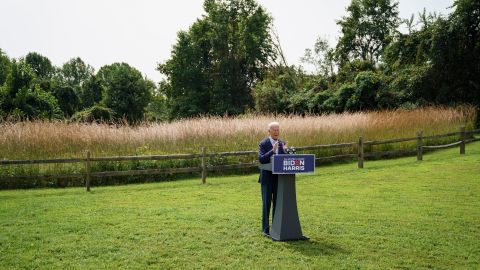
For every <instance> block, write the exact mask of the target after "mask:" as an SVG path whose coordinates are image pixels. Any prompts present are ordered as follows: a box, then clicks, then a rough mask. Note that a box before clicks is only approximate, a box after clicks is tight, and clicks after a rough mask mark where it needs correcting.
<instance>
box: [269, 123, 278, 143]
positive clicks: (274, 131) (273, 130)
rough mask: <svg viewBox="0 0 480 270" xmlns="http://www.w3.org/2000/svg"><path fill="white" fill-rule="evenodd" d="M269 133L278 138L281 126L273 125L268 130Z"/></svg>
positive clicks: (275, 138)
mask: <svg viewBox="0 0 480 270" xmlns="http://www.w3.org/2000/svg"><path fill="white" fill-rule="evenodd" d="M268 133H269V134H270V136H271V137H272V139H274V140H278V136H280V127H279V126H271V127H270V129H269V130H268Z"/></svg>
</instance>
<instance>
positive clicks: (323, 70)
mask: <svg viewBox="0 0 480 270" xmlns="http://www.w3.org/2000/svg"><path fill="white" fill-rule="evenodd" d="M333 56H334V49H333V48H330V45H329V44H328V40H327V39H326V38H321V37H319V38H317V41H316V42H315V45H314V46H313V50H312V49H306V50H305V54H304V56H303V57H302V58H301V61H302V62H303V63H307V64H310V65H313V66H314V67H315V69H316V71H317V72H318V73H320V74H321V75H323V76H324V77H326V78H329V77H331V76H332V75H333V73H334V59H333Z"/></svg>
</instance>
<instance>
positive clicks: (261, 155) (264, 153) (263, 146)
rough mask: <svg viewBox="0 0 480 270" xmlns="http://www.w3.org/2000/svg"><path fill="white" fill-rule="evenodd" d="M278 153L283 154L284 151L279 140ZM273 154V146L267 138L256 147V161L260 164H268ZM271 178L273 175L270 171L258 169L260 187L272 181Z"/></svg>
mask: <svg viewBox="0 0 480 270" xmlns="http://www.w3.org/2000/svg"><path fill="white" fill-rule="evenodd" d="M278 153H279V154H285V151H284V150H283V142H282V141H280V140H279V144H278ZM273 154H274V153H273V145H272V143H271V142H270V138H269V137H267V138H265V139H263V140H262V141H261V142H260V144H259V145H258V161H260V163H262V164H267V163H270V157H272V156H273ZM273 177H274V175H273V174H272V172H271V171H267V170H262V169H260V177H259V178H258V182H259V183H260V184H262V185H265V184H268V183H269V182H270V181H272V179H273Z"/></svg>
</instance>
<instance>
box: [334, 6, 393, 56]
mask: <svg viewBox="0 0 480 270" xmlns="http://www.w3.org/2000/svg"><path fill="white" fill-rule="evenodd" d="M347 13H348V15H347V16H345V17H343V18H342V19H341V20H339V21H338V22H337V24H338V25H339V26H340V28H341V32H342V34H341V36H340V39H339V41H338V44H337V47H336V56H337V58H338V60H339V61H340V62H341V63H345V62H348V61H351V60H354V59H360V60H364V61H370V62H373V63H378V62H379V59H380V57H381V55H382V53H383V50H384V48H385V46H387V45H388V44H389V43H390V42H391V41H392V39H393V37H394V34H395V32H396V29H397V27H398V24H399V18H398V2H395V1H392V0H352V2H351V4H350V6H349V7H348V8H347Z"/></svg>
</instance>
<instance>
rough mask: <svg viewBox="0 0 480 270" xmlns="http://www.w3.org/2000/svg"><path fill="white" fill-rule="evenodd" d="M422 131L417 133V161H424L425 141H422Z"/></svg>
mask: <svg viewBox="0 0 480 270" xmlns="http://www.w3.org/2000/svg"><path fill="white" fill-rule="evenodd" d="M422 133H423V132H422V130H419V131H418V132H417V160H418V161H420V160H423V139H422Z"/></svg>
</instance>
